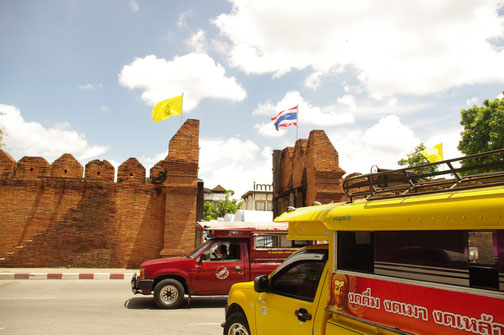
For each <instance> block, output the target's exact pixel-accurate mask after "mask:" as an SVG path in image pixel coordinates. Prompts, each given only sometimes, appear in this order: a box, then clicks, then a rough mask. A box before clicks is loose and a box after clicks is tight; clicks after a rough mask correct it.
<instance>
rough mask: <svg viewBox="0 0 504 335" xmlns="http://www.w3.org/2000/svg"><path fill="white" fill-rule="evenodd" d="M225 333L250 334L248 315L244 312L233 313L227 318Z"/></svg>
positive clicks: (230, 334)
mask: <svg viewBox="0 0 504 335" xmlns="http://www.w3.org/2000/svg"><path fill="white" fill-rule="evenodd" d="M224 335H250V330H249V326H248V322H247V317H246V316H245V315H244V314H243V313H242V312H237V313H234V314H231V316H230V317H229V318H228V319H227V320H226V324H225V326H224Z"/></svg>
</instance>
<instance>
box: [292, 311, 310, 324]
mask: <svg viewBox="0 0 504 335" xmlns="http://www.w3.org/2000/svg"><path fill="white" fill-rule="evenodd" d="M294 315H295V316H297V318H298V320H299V321H301V322H305V321H310V320H311V318H312V315H311V314H310V313H308V311H307V310H306V309H304V308H300V309H298V310H297V311H295V312H294Z"/></svg>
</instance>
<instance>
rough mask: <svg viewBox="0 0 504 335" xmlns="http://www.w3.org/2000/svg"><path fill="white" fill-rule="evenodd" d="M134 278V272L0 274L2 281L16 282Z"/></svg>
mask: <svg viewBox="0 0 504 335" xmlns="http://www.w3.org/2000/svg"><path fill="white" fill-rule="evenodd" d="M131 277H133V273H132V272H127V273H100V272H96V273H68V272H64V273H37V272H32V273H10V272H8V273H0V280H2V279H3V280H14V279H29V280H41V279H66V280H70V279H72V280H75V279H92V280H108V279H123V280H124V279H128V280H131Z"/></svg>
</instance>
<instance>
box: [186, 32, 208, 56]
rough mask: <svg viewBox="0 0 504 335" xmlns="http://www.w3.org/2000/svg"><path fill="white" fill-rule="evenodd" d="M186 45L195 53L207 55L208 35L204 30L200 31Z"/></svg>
mask: <svg viewBox="0 0 504 335" xmlns="http://www.w3.org/2000/svg"><path fill="white" fill-rule="evenodd" d="M186 45H187V46H188V47H189V48H190V49H191V50H192V51H195V52H199V53H205V52H206V51H207V43H206V34H205V31H203V30H201V29H200V30H198V31H197V32H195V33H194V34H192V35H191V37H189V39H188V40H187V41H186Z"/></svg>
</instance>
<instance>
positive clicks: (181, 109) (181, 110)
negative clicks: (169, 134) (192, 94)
mask: <svg viewBox="0 0 504 335" xmlns="http://www.w3.org/2000/svg"><path fill="white" fill-rule="evenodd" d="M180 107H181V108H180V127H182V113H183V112H184V108H182V107H184V92H182V102H181V103H180Z"/></svg>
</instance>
